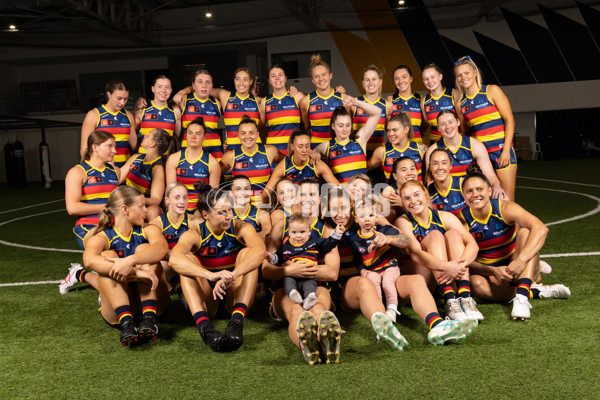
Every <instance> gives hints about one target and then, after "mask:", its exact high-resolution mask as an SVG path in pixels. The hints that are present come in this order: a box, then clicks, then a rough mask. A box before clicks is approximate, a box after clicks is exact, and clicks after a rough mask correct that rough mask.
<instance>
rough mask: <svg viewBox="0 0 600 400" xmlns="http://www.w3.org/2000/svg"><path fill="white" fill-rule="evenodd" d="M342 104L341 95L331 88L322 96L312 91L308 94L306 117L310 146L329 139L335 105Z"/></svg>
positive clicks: (315, 145) (313, 146)
mask: <svg viewBox="0 0 600 400" xmlns="http://www.w3.org/2000/svg"><path fill="white" fill-rule="evenodd" d="M338 106H343V101H342V95H341V94H340V93H338V92H336V91H334V90H333V89H332V90H331V94H330V95H329V96H327V97H323V96H321V95H320V94H318V93H317V91H314V92H312V93H310V94H309V95H308V118H309V120H310V134H311V140H310V147H311V148H313V149H314V148H315V147H317V146H318V145H319V144H321V143H323V142H327V141H328V140H329V139H331V135H330V133H329V125H330V121H331V114H333V110H335V108H336V107H338Z"/></svg>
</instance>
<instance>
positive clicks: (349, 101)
mask: <svg viewBox="0 0 600 400" xmlns="http://www.w3.org/2000/svg"><path fill="white" fill-rule="evenodd" d="M355 102H356V98H355V97H352V96H350V95H348V94H347V95H345V96H344V101H343V104H344V107H352V106H354V105H355V104H356V103H355Z"/></svg>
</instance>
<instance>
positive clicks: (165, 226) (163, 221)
mask: <svg viewBox="0 0 600 400" xmlns="http://www.w3.org/2000/svg"><path fill="white" fill-rule="evenodd" d="M160 225H161V229H162V233H163V236H164V237H165V239H166V240H167V243H168V244H169V250H173V247H175V245H176V244H177V242H178V241H179V238H180V237H181V235H183V234H184V233H185V232H187V230H188V229H190V214H188V213H187V212H186V213H185V214H183V219H182V220H181V222H180V223H179V224H175V223H174V222H173V221H171V218H169V212H168V211H167V212H166V213H163V214H160Z"/></svg>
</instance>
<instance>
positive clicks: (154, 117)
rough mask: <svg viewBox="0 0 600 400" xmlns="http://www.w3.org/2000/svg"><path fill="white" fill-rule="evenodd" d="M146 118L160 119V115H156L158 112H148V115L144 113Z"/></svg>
mask: <svg viewBox="0 0 600 400" xmlns="http://www.w3.org/2000/svg"><path fill="white" fill-rule="evenodd" d="M144 119H145V120H149V119H158V115H156V114H147V115H144Z"/></svg>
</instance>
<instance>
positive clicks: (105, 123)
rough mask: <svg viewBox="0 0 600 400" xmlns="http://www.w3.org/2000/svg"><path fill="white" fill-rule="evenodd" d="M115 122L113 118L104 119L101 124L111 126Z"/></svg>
mask: <svg viewBox="0 0 600 400" xmlns="http://www.w3.org/2000/svg"><path fill="white" fill-rule="evenodd" d="M114 124H115V121H113V120H112V119H103V120H102V121H100V126H111V125H114Z"/></svg>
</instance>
